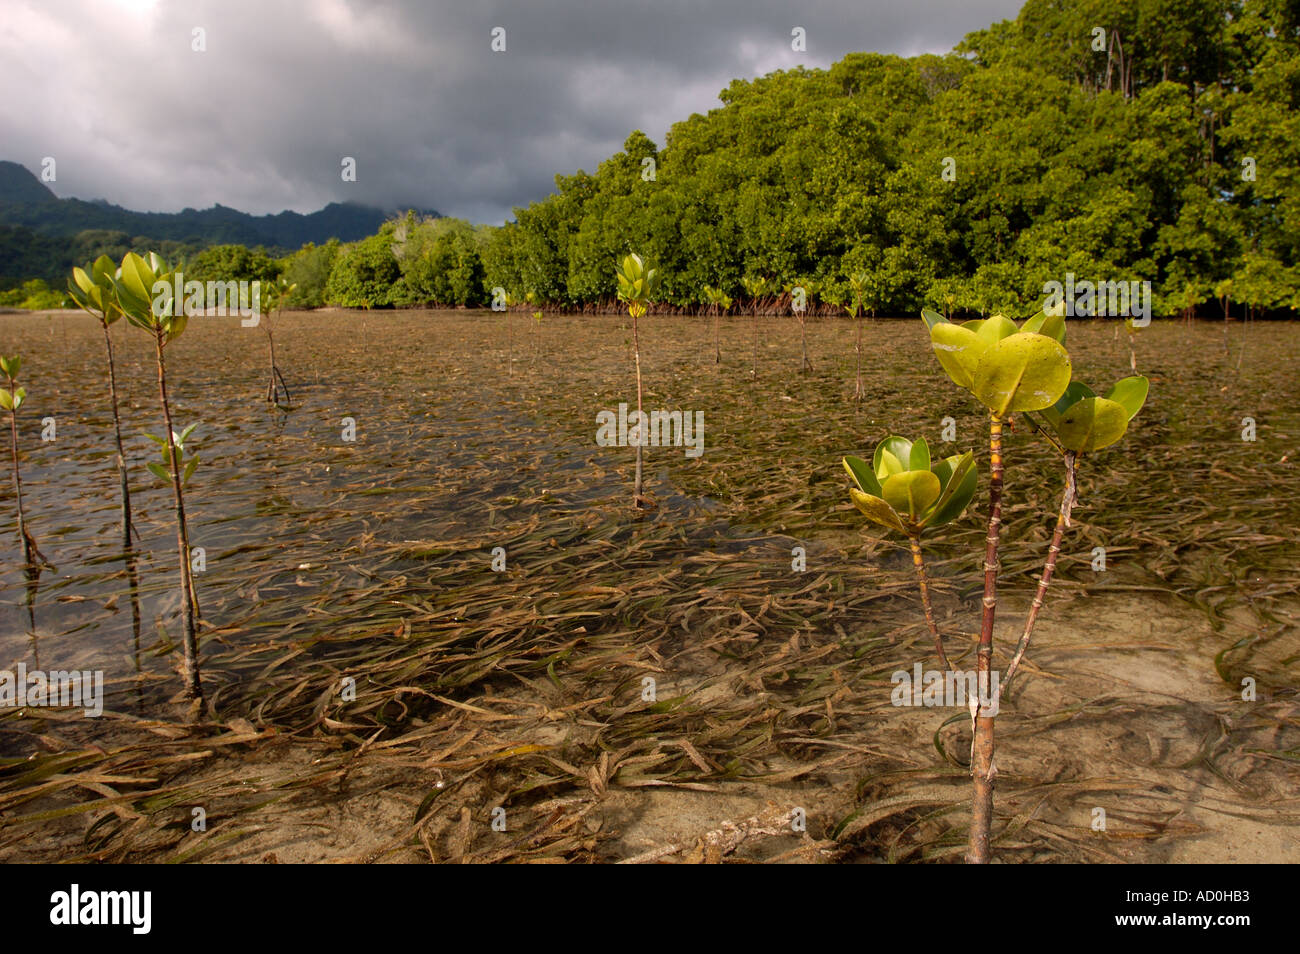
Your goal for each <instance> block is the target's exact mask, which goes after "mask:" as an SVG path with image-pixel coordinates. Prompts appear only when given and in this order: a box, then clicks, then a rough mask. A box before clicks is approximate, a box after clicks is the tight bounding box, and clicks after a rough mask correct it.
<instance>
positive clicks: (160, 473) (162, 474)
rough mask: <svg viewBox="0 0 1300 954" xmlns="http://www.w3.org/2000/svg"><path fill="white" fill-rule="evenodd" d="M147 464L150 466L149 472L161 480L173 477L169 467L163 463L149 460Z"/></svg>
mask: <svg viewBox="0 0 1300 954" xmlns="http://www.w3.org/2000/svg"><path fill="white" fill-rule="evenodd" d="M145 466H146V467H148V468H149V473H151V474H153V475H154V476H155V477H157V478H158V479H159V480H171V479H172V475H171V474H169V473H168V472H167V468H165V467H163V465H162V464H155V463H154V462H153V461H149V463H147V464H145Z"/></svg>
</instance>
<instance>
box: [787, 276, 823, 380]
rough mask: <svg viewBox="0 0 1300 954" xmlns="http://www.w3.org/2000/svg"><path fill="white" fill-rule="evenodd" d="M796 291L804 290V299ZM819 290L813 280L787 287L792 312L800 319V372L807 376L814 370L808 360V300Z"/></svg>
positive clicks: (805, 280)
mask: <svg viewBox="0 0 1300 954" xmlns="http://www.w3.org/2000/svg"><path fill="white" fill-rule="evenodd" d="M796 289H803V295H802V298H800V297H796V296H795V290H796ZM816 290H817V285H816V283H815V282H813V281H812V280H811V279H804V280H803V281H801V282H796V283H795V284H793V285H786V286H785V291H786V294H788V295H790V296H791V297H790V310H791V311H793V312H794V314H795V317H796V318H798V319H799V339H800V344H801V345H802V346H803V358H802V360H801V361H800V362H799V370H800V371H801V372H802V373H804V374H807V373H808V372H809V371H811V370H812V369H813V366H812V362H811V361H809V360H808V299H809V298H811V297H812V294H813V292H815V291H816Z"/></svg>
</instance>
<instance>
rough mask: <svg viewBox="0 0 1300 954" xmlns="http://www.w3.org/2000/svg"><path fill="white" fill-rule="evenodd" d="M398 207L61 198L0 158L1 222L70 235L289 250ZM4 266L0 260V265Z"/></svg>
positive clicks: (344, 237)
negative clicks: (292, 208) (254, 207)
mask: <svg viewBox="0 0 1300 954" xmlns="http://www.w3.org/2000/svg"><path fill="white" fill-rule="evenodd" d="M397 211H399V210H384V209H378V208H374V207H373V206H365V205H357V204H355V203H352V202H331V203H330V204H329V205H327V206H325V208H323V209H321V210H320V211H318V212H312V213H310V214H308V215H302V214H300V213H298V212H280V213H278V214H276V215H249V214H248V213H247V212H240V211H238V210H236V209H230V208H227V207H226V206H223V205H215V206H213V207H212V208H210V209H202V210H196V209H185V210H184V211H181V212H133V211H131V210H130V209H124V208H122V207H121V206H117V205H110V204H109V203H108V202H105V201H103V200H98V201H94V202H87V201H85V200H83V199H60V198H58V197H57V196H56V195H55V194H54V193H53V192H51V191H50V190H49V189H48V188H47V187H46V186H45V184H44V183H43V182H41V181H40V180H39V179H38V178H37V177H36V176H35V175H33V174H32V173H31V172H30V171H29V170H28V169H26V168H25V167H24V166H22V165H19V164H18V163H16V162H8V161H4V160H0V226H9V227H10V228H24V229H30V230H31V231H32V232H35V233H37V234H40V235H45V236H49V237H55V238H65V239H70V238H72V237H73V236H75V235H76V234H77V233H79V232H84V231H86V230H96V231H106V232H125V233H126V234H127V235H129V236H131V237H133V238H135V237H142V238H148V239H153V240H155V241H161V240H170V241H174V242H183V243H185V244H187V245H192V246H197V247H206V246H209V245H227V244H234V245H248V246H256V245H265V246H267V247H268V248H276V249H282V250H288V249H296V248H298V247H299V246H301V245H303V244H304V243H306V242H316V243H317V244H320V243H322V242H326V241H328V240H329V239H331V238H337V239H338V240H339V241H342V242H351V241H355V240H356V239H360V238H365V237H366V236H367V235H373V234H374V233H375V232H376V231H378V229H379V226H380V225H381V224H383V222H384V220H385V219H387V218H389V217H390V216H391V215H392V214H394V213H395V212H397ZM400 211H403V212H404V211H406V210H405V209H402V210H400ZM417 211H418V212H419V213H420V214H421V215H429V216H437V215H438V213H437V212H433V211H429V210H417ZM6 271H8V270H7V269H4V268H3V266H2V265H0V272H6Z"/></svg>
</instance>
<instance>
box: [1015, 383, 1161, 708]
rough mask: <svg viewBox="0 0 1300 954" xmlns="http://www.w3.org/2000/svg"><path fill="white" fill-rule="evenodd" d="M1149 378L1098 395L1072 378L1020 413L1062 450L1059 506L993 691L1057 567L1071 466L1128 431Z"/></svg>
mask: <svg viewBox="0 0 1300 954" xmlns="http://www.w3.org/2000/svg"><path fill="white" fill-rule="evenodd" d="M1149 386H1150V385H1149V383H1148V381H1147V379H1146V378H1144V377H1142V376H1141V375H1134V376H1132V377H1127V378H1123V379H1121V380H1119V381H1117V382H1116V383H1115V384H1114V385H1113V386H1112V387H1111V389H1110V390H1109V391H1107V392H1106V393H1105V395H1103V396H1102V397H1098V396H1097V395H1096V394H1095V393H1094V392H1093V391H1092V389H1091V388H1089V387H1088V386H1087V385H1086V384H1083V383H1081V382H1079V381H1072V382H1071V383H1070V386H1069V387H1067V388H1066V389H1065V393H1064V394H1062V395H1061V399H1060V400H1059V401H1057V402H1056V403H1055V404H1054V405H1052V406H1051V407H1049V408H1044V409H1043V410H1042V411H1040V412H1039V413H1038V414H1037V415H1035V414H1030V413H1026V414H1025V418H1026V419H1027V420H1028V421H1029V422H1030V424H1031V425H1032V426H1033V428H1034V430H1035V431H1037V432H1038V433H1039V434H1041V435H1042V436H1043V437H1044V438H1046V440H1047V442H1048V443H1049V444H1051V445H1052V447H1054V448H1055V449H1056V451H1057V452H1058V453H1059V454H1060V455H1061V464H1062V469H1063V471H1064V484H1065V487H1064V490H1063V491H1062V493H1061V506H1060V509H1059V510H1058V511H1057V515H1056V526H1055V528H1054V529H1053V531H1052V541H1051V543H1050V544H1049V545H1048V548H1047V559H1046V560H1045V561H1044V563H1043V571H1042V573H1041V574H1040V575H1039V578H1038V589H1037V591H1036V592H1035V593H1034V600H1033V602H1032V603H1031V604H1030V606H1029V612H1028V613H1027V614H1026V616H1025V628H1024V632H1023V633H1022V634H1021V636H1020V641H1019V642H1018V643H1017V644H1016V648H1015V652H1014V653H1012V656H1011V662H1010V664H1009V665H1008V666H1007V674H1006V676H1005V677H1003V679H1002V683H1001V685H1000V686H999V687H998V693H999V694H1000V693H1003V692H1006V691H1007V687H1008V686H1010V685H1011V679H1012V677H1013V676H1015V674H1016V672H1017V671H1018V670H1019V668H1020V661H1021V660H1022V659H1023V658H1024V656H1025V652H1026V651H1027V650H1028V649H1029V639H1030V637H1031V636H1032V635H1033V632H1034V623H1035V622H1036V621H1037V619H1038V611H1039V610H1040V609H1042V607H1043V599H1044V598H1045V597H1046V595H1047V587H1048V586H1049V585H1050V584H1051V582H1052V575H1053V573H1054V572H1055V571H1056V560H1057V557H1058V556H1059V555H1060V552H1061V539H1062V537H1063V536H1064V535H1065V531H1066V529H1067V528H1069V526H1070V514H1071V512H1072V511H1073V510H1074V506H1075V504H1077V503H1078V501H1079V495H1078V484H1077V474H1076V467H1077V465H1078V462H1079V460H1080V459H1082V458H1083V457H1084V456H1085V455H1087V454H1090V453H1093V452H1095V451H1099V450H1101V449H1102V448H1104V447H1109V446H1110V445H1112V444H1114V443H1116V442H1118V441H1119V440H1120V439H1121V438H1122V437H1123V436H1124V434H1125V433H1126V432H1127V431H1128V425H1129V421H1131V420H1133V418H1134V417H1135V416H1136V415H1137V412H1138V411H1140V410H1142V406H1143V405H1144V404H1145V403H1146V399H1147V390H1148V388H1149Z"/></svg>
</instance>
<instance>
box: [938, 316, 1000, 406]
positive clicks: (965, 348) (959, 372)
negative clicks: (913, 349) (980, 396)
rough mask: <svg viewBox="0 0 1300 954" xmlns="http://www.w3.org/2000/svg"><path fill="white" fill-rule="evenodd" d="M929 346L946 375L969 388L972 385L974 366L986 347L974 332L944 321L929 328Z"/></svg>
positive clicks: (977, 363) (961, 385)
mask: <svg viewBox="0 0 1300 954" xmlns="http://www.w3.org/2000/svg"><path fill="white" fill-rule="evenodd" d="M930 346H931V347H932V348H934V356H935V357H936V358H938V359H939V364H940V365H941V366H942V367H943V369H944V371H946V372H948V377H950V378H952V380H953V382H954V383H955V384H957V385H959V386H960V387H963V388H966V389H967V390H970V389H971V388H972V387H973V386H974V381H975V368H976V367H977V366H978V365H979V359H980V355H981V354H983V353H984V349H985V347H986V346H985V344H984V342H982V341H981V340H980V339H979V338H978V337H977V336H976V334H975V332H974V331H972V330H971V329H970V328H967V327H965V326H964V325H954V324H953V323H952V322H948V321H945V322H944V323H943V324H941V325H934V326H933V327H931V328H930Z"/></svg>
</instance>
